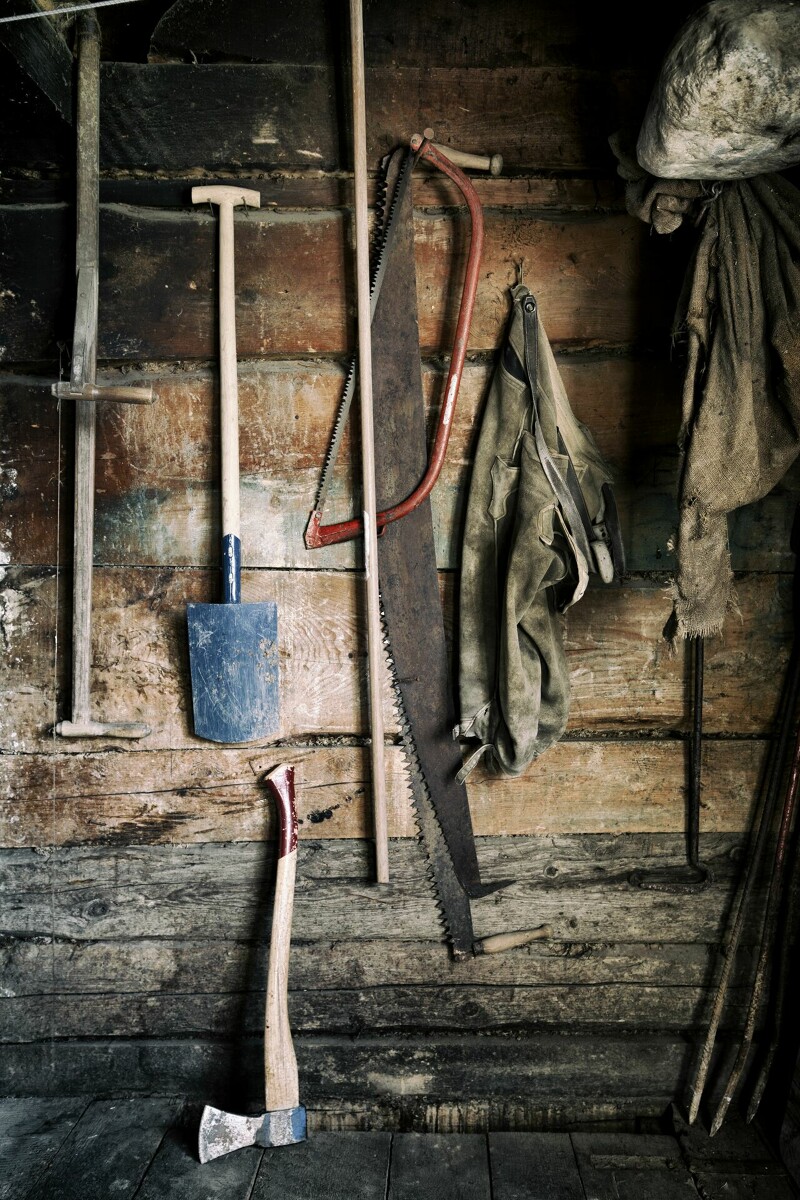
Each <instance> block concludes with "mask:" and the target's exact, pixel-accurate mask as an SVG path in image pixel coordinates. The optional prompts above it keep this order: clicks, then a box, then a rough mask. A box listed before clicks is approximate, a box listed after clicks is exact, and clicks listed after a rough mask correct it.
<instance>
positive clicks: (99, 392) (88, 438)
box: [51, 14, 155, 738]
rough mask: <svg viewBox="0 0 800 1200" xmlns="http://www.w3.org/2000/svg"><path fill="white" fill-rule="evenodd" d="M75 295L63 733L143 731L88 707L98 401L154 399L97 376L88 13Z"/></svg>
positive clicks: (64, 396) (96, 60) (96, 172)
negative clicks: (99, 716)
mask: <svg viewBox="0 0 800 1200" xmlns="http://www.w3.org/2000/svg"><path fill="white" fill-rule="evenodd" d="M77 46H78V87H77V121H76V128H77V154H76V174H77V210H78V231H77V243H76V264H75V265H76V274H77V297H76V304H75V332H74V336H73V343H72V361H71V364H70V377H69V381H68V382H63V383H56V384H53V386H52V389H51V390H52V394H53V395H54V396H57V397H58V399H59V400H72V401H73V403H74V405H75V524H74V533H73V586H72V715H71V720H68V721H59V722H58V723H57V724H56V732H57V733H59V734H60V735H61V736H62V737H118V738H142V737H146V736H147V734H149V733H150V727H149V725H147V724H145V723H144V722H141V721H102V720H101V721H96V720H94V719H93V717H92V711H91V698H90V693H91V686H90V676H91V658H92V568H93V562H94V479H95V445H96V427H97V402H98V401H109V400H110V401H114V402H116V403H121V404H152V402H153V400H154V399H155V396H154V395H153V389H152V388H150V387H133V386H125V387H118V386H113V385H108V384H98V383H97V319H98V295H99V270H100V267H99V264H100V26H99V24H98V22H97V18H96V17H95V16H94V15H93V14H84V15H82V16H81V17H80V18H79V19H78V23H77Z"/></svg>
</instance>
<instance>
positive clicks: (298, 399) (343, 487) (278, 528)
mask: <svg viewBox="0 0 800 1200" xmlns="http://www.w3.org/2000/svg"><path fill="white" fill-rule="evenodd" d="M560 366H561V370H562V375H563V378H564V381H565V385H566V386H567V388H568V390H569V393H570V395H571V397H572V402H573V406H574V410H575V413H576V415H577V416H578V417H579V419H581V420H584V421H585V422H586V423H587V424H588V425H589V427H590V428H591V429H592V432H593V433H594V435H595V437H596V439H597V442H598V445H599V446H600V448H601V450H602V452H603V453H604V454H605V456H606V457H607V459H608V461H609V463H610V465H611V467H612V470H613V471H614V473H615V477H616V479H617V481H618V482H617V488H616V490H617V502H618V506H619V508H620V510H621V519H622V522H623V536H624V539H625V543H626V550H627V555H628V566H629V569H631V570H651V569H653V568H654V567H655V568H657V567H658V566H659V565H663V564H664V562H665V558H666V542H667V539H668V537H669V535H670V533H671V532H672V530H673V527H674V525H675V502H674V493H675V487H674V485H675V477H676V471H677V451H676V450H675V449H674V443H675V437H676V431H677V424H678V412H677V401H678V395H679V391H680V388H679V381H678V379H677V377H676V373H675V371H674V370H670V369H669V367H668V364H667V363H666V362H664V361H663V360H660V359H645V360H635V359H634V360H632V359H625V358H623V359H620V358H598V357H596V356H592V355H589V356H584V355H566V356H563V355H562V356H560ZM491 372H492V367H491V365H489V364H482V363H473V364H469V365H468V366H467V369H466V370H465V373H464V377H463V381H462V385H461V389H460V395H459V403H458V407H457V409H456V416H455V420H454V424H453V428H452V433H451V436H450V441H449V444H448V452H447V459H446V462H445V467H444V471H443V475H442V477H441V479H440V480H439V482H438V484H437V486H436V488H435V490H434V493H433V517H434V528H435V532H436V538H437V557H438V561H439V564H440V566H442V567H445V568H446V567H454V566H456V565H457V563H458V561H459V558H460V541H461V526H462V521H463V508H464V501H465V495H466V487H467V484H468V479H469V471H470V461H471V454H472V450H473V445H474V441H475V437H476V431H477V428H478V426H479V424H480V417H481V412H482V408H483V403H484V400H485V396H486V393H487V391H488V388H489V384H490V378H491ZM344 373H345V372H344V368H343V367H341V366H340V365H338V364H334V363H332V362H330V361H320V362H317V363H314V364H313V365H312V364H309V363H308V362H294V363H291V362H290V363H280V364H278V363H259V364H253V363H248V364H243V365H241V366H240V368H239V398H240V412H241V422H240V423H241V437H240V470H241V480H242V513H243V541H244V545H245V553H246V561H247V562H248V563H249V564H250V565H253V566H267V565H268V566H286V567H289V566H291V567H302V568H309V567H325V568H328V567H341V566H345V567H351V566H353V565H354V564H355V563H356V562H357V561H358V555H359V554H360V549H359V547H358V546H357V544H356V543H352V542H351V543H346V544H344V545H341V546H336V547H330V548H326V549H323V550H321V551H319V550H318V551H315V552H313V553H309V552H308V551H307V550H306V549H305V545H304V542H303V532H304V530H305V526H306V523H307V521H308V514H309V511H310V509H311V507H312V506H313V504H314V500H315V494H316V489H317V484H318V481H319V476H320V472H321V468H322V463H323V461H324V459H325V455H326V453H327V450H328V446H329V441H330V435H331V430H332V428H333V425H334V421H335V417H336V412H337V409H338V405H339V402H340V399H341V395H342V390H343V387H344ZM106 378H107V379H108V380H109V381H110V380H117V379H120V380H121V379H124V380H125V381H126V382H132V381H133V380H136V381H137V382H142V383H144V382H147V383H149V384H150V385H151V386H152V387H153V388H154V390H155V392H156V395H157V401H156V403H154V404H153V405H150V406H145V407H143V406H126V405H103V406H101V407H100V409H99V412H98V446H97V478H96V498H95V530H96V533H95V541H96V547H97V556H98V559H99V560H100V561H102V562H106V563H114V562H132V561H135V562H143V563H158V564H160V565H164V566H166V565H171V566H175V565H189V564H197V563H204V562H206V561H208V559H209V554H210V552H211V551H212V547H213V545H214V542H215V539H216V537H217V532H216V531H217V529H218V522H219V453H218V452H219V445H218V418H217V409H218V398H217V383H216V379H215V376H214V375H213V374H212V373H211V372H209V371H193V372H188V371H181V372H179V373H177V374H176V373H174V372H169V373H162V374H155V375H147V376H144V375H141V374H138V373H137V374H136V375H135V376H134V375H131V374H128V373H120V372H110V373H108V374H107V376H106ZM422 379H423V388H424V394H425V397H426V400H427V404H428V422H429V425H430V426H432V425H433V424H435V422H436V419H437V416H438V411H439V406H440V403H441V399H442V396H443V392H444V386H445V376H444V373H443V372H442V371H441V370H440V369H437V368H436V367H434V366H431V365H430V364H426V366H425V367H424V369H423V372H422ZM643 389H644V390H647V391H648V392H649V393H650V395H651V396H652V397H653V400H654V409H653V412H652V415H651V416H649V417H648V420H647V421H646V422H642V421H640V420H638V419H637V418H636V411H637V404H638V399H639V396H640V393H641V391H642V390H643ZM0 403H2V418H1V419H2V442H0V445H1V446H2V465H3V470H4V482H5V488H4V492H5V495H4V505H3V511H4V515H5V529H4V531H3V535H2V536H3V545H4V548H5V550H6V552H7V553H8V556H9V561H10V562H24V563H36V562H42V563H44V562H53V561H54V559H55V544H54V532H55V529H56V520H57V516H58V505H59V501H60V503H61V505H62V509H63V507H64V506H65V505H68V499H67V497H69V495H70V494H71V489H72V486H73V484H72V476H71V471H70V464H71V458H72V456H71V454H70V453H69V450H68V448H69V447H70V446H71V442H72V412H71V410H70V409H69V408H67V409H65V410H62V412H61V414H59V412H58V410H57V408H56V406H55V405H54V403H53V401H52V399H51V397H50V395H49V383H48V382H47V381H46V380H39V379H35V378H29V379H25V380H23V379H19V380H16V381H15V379H14V378H10V379H9V378H7V379H6V380H2V379H0ZM350 424H351V422H348V423H347V426H346V433H345V437H344V440H343V444H342V448H341V451H340V454H339V460H338V465H337V471H336V472H335V480H334V486H333V488H332V491H331V495H330V499H329V503H328V509H327V510H326V519H329V520H330V519H335V518H336V517H337V516H349V515H350V514H351V513H352V512H354V511H357V507H358V499H357V495H358V487H357V483H356V478H357V476H358V475H359V472H358V470H357V469H356V468H355V464H354V448H353V446H352V444H351V441H350ZM59 438H60V441H61V446H62V451H61V462H62V465H63V470H62V483H63V487H62V489H59V488H58V486H57V479H58V462H59ZM414 482H415V481H414V480H409V490H410V489H411V487H412V486H413V483H414ZM659 501H660V502H661V507H660V511H659V509H658V508H657V507H656V505H657V504H658V502H659ZM786 507H787V508H788V505H786ZM643 510H644V511H643ZM753 520H755V518H754V517H753V518H751V522H750V524H752V522H753ZM761 532H762V533H764V532H766V533H769V532H771V531H765V530H763V529H762V530H761ZM61 534H62V536H61V539H60V561H62V562H65V563H66V562H69V561H70V559H71V553H72V548H71V543H70V539H69V536H68V534H69V521H68V520H66V519H64V520H62V528H61ZM752 541H755V538H752ZM785 541H786V545H785V546H784V544H783V543H782V542H781V541H780V539H779V538H778V537H776V536H774V534H773V536H772V537H769V536H767V537H766V538H765V540H764V541H763V542H762V546H763V548H762V550H761V551H760V552H759V551H758V550H756V549H755V548H754V547H752V546H748V548H747V549H748V553H747V555H746V561H743V558H744V556H742V555H741V554H738V553H736V552H737V550H738V547H734V553H735V554H736V558H735V560H734V561H735V564H736V566H737V568H739V567H741V566H749V567H750V568H751V569H765V568H771V569H775V568H776V567H778V566H779V564H781V563H783V562H785V561H788V560H787V554H788V539H785Z"/></svg>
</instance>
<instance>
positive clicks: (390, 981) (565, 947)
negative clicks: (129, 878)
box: [0, 930, 757, 1003]
mask: <svg viewBox="0 0 800 1200" xmlns="http://www.w3.org/2000/svg"><path fill="white" fill-rule="evenodd" d="M268 942H269V936H268V932H267V931H266V930H260V931H259V936H258V937H257V938H256V940H255V941H232V942H217V941H211V942H207V941H204V940H203V939H202V938H199V939H197V940H194V941H192V940H187V939H182V938H173V937H164V938H146V937H141V938H136V939H135V940H118V941H115V940H103V939H91V940H89V941H81V940H74V939H64V938H50V937H49V936H47V935H41V936H24V937H23V936H20V937H17V936H14V935H13V934H6V935H3V936H2V939H0V958H1V959H2V964H3V992H4V995H5V996H6V997H7V998H9V999H13V998H15V997H25V996H28V997H31V996H41V997H45V996H50V995H53V994H55V993H58V994H59V995H61V996H62V997H64V1002H65V1003H69V997H70V996H73V995H76V996H78V995H83V996H84V997H89V996H95V997H102V996H104V995H125V994H128V993H138V994H140V995H147V994H151V995H162V996H167V995H192V994H197V993H200V992H202V991H203V990H204V988H206V989H208V985H209V984H213V990H214V992H215V993H216V994H217V995H220V996H222V995H226V994H229V993H241V992H242V991H244V990H245V989H246V988H249V987H255V986H257V984H258V983H259V982H263V977H264V971H265V963H266V958H267V954H268ZM717 953H718V950H717V947H716V946H708V945H700V944H697V943H688V944H687V943H685V942H632V943H621V942H575V941H571V942H560V941H545V942H533V943H531V945H529V946H524V947H520V948H518V949H517V950H515V951H514V953H513V954H512V953H509V954H494V955H478V956H476V957H475V958H472V959H469V960H459V959H454V958H452V956H451V955H450V954H449V953H448V951H447V949H446V948H445V947H444V946H442V945H441V944H440V943H438V942H436V943H431V942H408V941H380V940H375V941H363V940H362V941H356V942H351V941H347V940H344V938H342V939H340V940H338V941H333V942H325V941H295V943H294V944H293V946H292V957H291V971H290V979H289V987H290V989H291V991H292V992H294V993H313V992H335V991H343V990H345V989H348V988H350V989H352V988H364V989H376V988H380V987H392V988H396V989H399V988H418V989H421V990H422V989H431V988H434V987H437V986H441V987H448V988H451V989H455V988H460V989H462V990H469V989H470V988H474V989H478V990H480V989H481V988H483V987H484V986H486V985H487V984H491V985H492V986H495V987H498V988H506V989H508V988H513V987H527V988H532V987H537V988H538V987H542V988H553V989H554V988H564V987H574V988H577V989H580V988H583V989H585V990H586V991H587V992H588V991H589V990H590V989H591V988H593V987H597V986H602V987H619V986H620V985H622V984H627V985H629V986H630V987H631V988H636V987H643V988H650V989H653V988H658V987H662V988H663V987H665V986H672V987H675V988H676V989H683V990H690V989H695V990H699V989H701V988H703V987H706V986H708V982H709V979H710V977H711V974H712V973H713V970H714V968H715V967H716V966H717V965H718V963H717ZM756 955H757V950H755V949H754V948H753V947H752V946H749V945H744V944H743V945H742V946H741V947H740V952H739V956H737V962H736V971H735V972H734V975H733V977H732V979H733V984H734V987H739V986H742V985H743V984H744V982H745V981H746V980H747V978H748V977H749V975H750V973H751V972H752V970H753V967H754V965H755V958H756Z"/></svg>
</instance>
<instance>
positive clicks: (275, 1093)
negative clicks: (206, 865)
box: [264, 763, 300, 1112]
mask: <svg viewBox="0 0 800 1200" xmlns="http://www.w3.org/2000/svg"><path fill="white" fill-rule="evenodd" d="M265 782H266V785H267V789H268V790H269V792H270V794H271V795H272V797H273V799H274V800H275V803H276V805H277V808H278V818H279V820H280V847H279V850H278V873H277V878H276V881H275V900H274V902H273V909H272V937H271V940H270V946H269V970H268V972H267V1006H266V1011H265V1013H264V1091H265V1095H266V1105H265V1108H266V1111H267V1112H274V1111H275V1110H276V1109H281V1108H296V1107H297V1105H298V1104H299V1102H300V1090H299V1084H298V1079H297V1059H296V1058H295V1053H294V1046H293V1044H292V1031H291V1029H290V1027H289V948H290V944H291V940H292V911H293V908H294V878H295V872H296V869H297V810H296V808H295V802H294V767H293V766H290V765H289V764H288V763H282V764H281V765H280V766H279V767H276V768H275V769H274V771H270V773H269V775H267V778H266V780H265Z"/></svg>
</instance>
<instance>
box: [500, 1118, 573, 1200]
mask: <svg viewBox="0 0 800 1200" xmlns="http://www.w3.org/2000/svg"><path fill="white" fill-rule="evenodd" d="M489 1163H490V1168H491V1178H492V1200H538V1198H539V1197H542V1196H546V1197H547V1200H584V1191H583V1185H582V1183H581V1177H580V1173H579V1171H578V1166H577V1163H576V1162H575V1154H574V1152H573V1149H572V1142H571V1141H570V1137H569V1134H568V1133H492V1134H490V1135H489Z"/></svg>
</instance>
